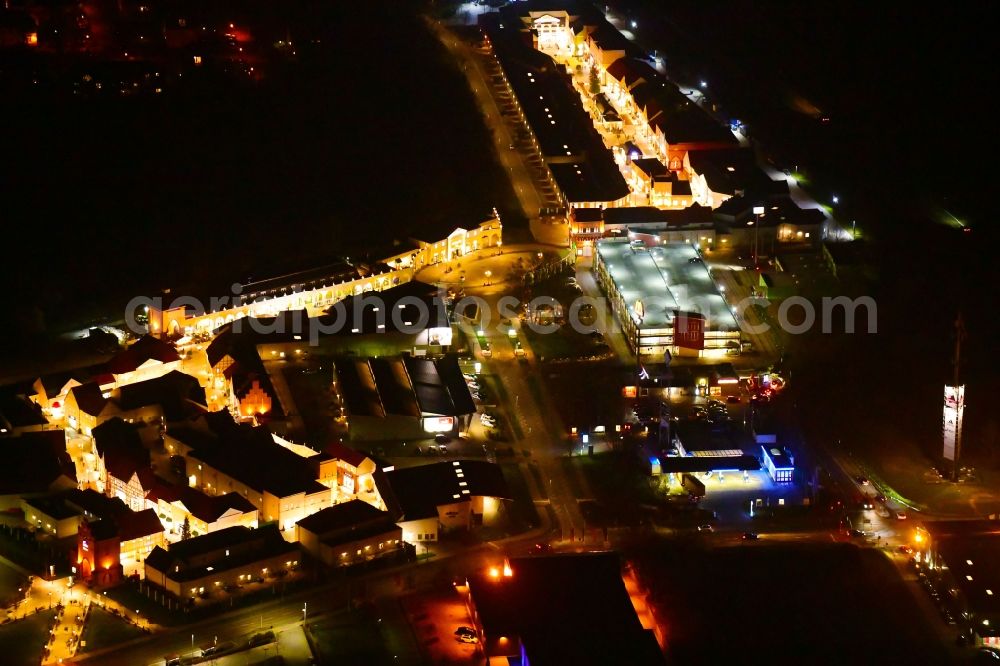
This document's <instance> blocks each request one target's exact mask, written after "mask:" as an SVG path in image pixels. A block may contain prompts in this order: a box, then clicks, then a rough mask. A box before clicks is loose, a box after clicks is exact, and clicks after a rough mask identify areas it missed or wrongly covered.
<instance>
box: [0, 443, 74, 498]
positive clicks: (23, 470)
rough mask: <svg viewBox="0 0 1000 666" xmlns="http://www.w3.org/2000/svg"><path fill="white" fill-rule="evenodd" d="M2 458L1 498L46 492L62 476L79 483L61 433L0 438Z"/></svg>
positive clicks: (0, 473)
mask: <svg viewBox="0 0 1000 666" xmlns="http://www.w3.org/2000/svg"><path fill="white" fill-rule="evenodd" d="M0 459H2V460H3V464H2V465H0V495H14V494H32V493H44V492H47V491H48V490H49V489H50V487H51V486H52V484H53V483H55V482H56V481H57V480H58V479H59V477H61V476H63V477H66V478H67V479H69V480H71V481H73V482H74V483H75V482H76V467H75V465H74V464H73V461H72V460H71V459H70V457H69V454H68V453H67V452H66V434H65V433H64V432H63V431H62V430H41V431H34V432H25V433H22V434H20V435H18V436H17V437H5V438H0Z"/></svg>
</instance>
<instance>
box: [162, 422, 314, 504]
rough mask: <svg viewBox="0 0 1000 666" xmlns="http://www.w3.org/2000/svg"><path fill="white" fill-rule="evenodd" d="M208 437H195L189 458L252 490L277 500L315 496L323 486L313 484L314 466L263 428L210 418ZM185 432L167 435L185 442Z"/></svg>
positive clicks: (174, 432) (172, 432) (173, 432)
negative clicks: (309, 494) (298, 494)
mask: <svg viewBox="0 0 1000 666" xmlns="http://www.w3.org/2000/svg"><path fill="white" fill-rule="evenodd" d="M210 423H211V427H212V434H211V436H209V437H205V436H204V435H199V436H198V437H197V438H195V440H194V441H195V442H196V443H194V444H192V445H193V446H196V448H194V449H193V450H192V451H191V453H190V454H189V455H190V457H192V458H194V459H196V460H200V461H203V462H205V463H207V464H208V465H211V466H212V467H214V468H215V469H217V470H219V471H220V472H222V473H224V474H227V475H229V476H231V477H233V478H234V479H239V481H240V482H241V483H244V484H246V485H248V486H250V487H251V488H254V489H255V490H258V491H260V492H263V491H265V490H266V491H268V492H270V493H272V494H274V495H276V496H278V497H285V496H287V495H293V494H295V493H298V492H306V493H315V492H320V491H322V490H323V489H324V488H325V486H323V485H322V484H320V483H319V482H318V481H316V472H315V469H314V463H313V462H311V459H307V458H303V457H302V456H299V455H296V454H295V453H293V452H291V451H289V450H288V449H286V448H285V447H283V446H281V445H279V444H277V443H275V441H274V437H273V436H272V435H271V433H270V432H269V431H268V430H267V429H266V428H264V427H251V426H249V425H246V424H236V423H234V422H233V420H232V417H231V416H228V415H226V416H225V417H224V418H212V419H211V421H210ZM190 432H196V431H190ZM187 434H188V433H187V432H185V431H181V432H176V431H171V435H172V436H175V437H177V438H178V439H180V441H184V442H185V443H189V441H188V440H187V439H186V435H187Z"/></svg>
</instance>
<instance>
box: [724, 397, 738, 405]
mask: <svg viewBox="0 0 1000 666" xmlns="http://www.w3.org/2000/svg"><path fill="white" fill-rule="evenodd" d="M739 401H740V396H738V395H731V396H729V397H728V398H726V402H728V403H730V404H736V403H738V402H739Z"/></svg>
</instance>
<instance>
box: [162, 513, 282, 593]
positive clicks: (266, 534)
mask: <svg viewBox="0 0 1000 666" xmlns="http://www.w3.org/2000/svg"><path fill="white" fill-rule="evenodd" d="M227 550H230V551H231V552H230V553H229V554H228V555H227V554H224V553H226V552H227ZM298 552H299V546H298V544H295V543H289V542H287V541H285V539H284V538H282V536H281V532H280V531H279V530H278V526H277V525H273V524H272V525H264V526H263V527H260V528H258V529H250V528H249V527H242V526H238V527H228V528H226V529H223V530H219V531H217V532H209V533H208V534H205V535H203V536H197V537H193V538H191V539H186V540H184V541H178V542H176V543H173V544H171V545H170V549H169V550H167V551H162V550H161V551H160V552H156V549H154V553H155V554H154V553H150V558H151V559H150V558H147V559H146V564H147V565H149V566H150V567H153V568H155V569H156V570H157V571H161V572H163V573H164V575H166V576H167V577H168V578H170V579H171V580H175V581H185V580H194V579H197V578H201V577H202V576H204V575H206V574H208V573H209V572H212V571H214V572H215V573H219V572H222V571H228V570H232V569H235V568H237V567H245V566H247V565H249V564H252V563H254V562H259V561H261V560H263V559H265V558H270V557H273V556H276V555H279V554H288V555H292V554H293V553H298ZM213 555H214V557H213Z"/></svg>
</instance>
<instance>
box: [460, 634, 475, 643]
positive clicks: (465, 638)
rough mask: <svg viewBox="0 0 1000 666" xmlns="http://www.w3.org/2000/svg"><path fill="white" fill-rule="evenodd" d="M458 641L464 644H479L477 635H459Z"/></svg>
mask: <svg viewBox="0 0 1000 666" xmlns="http://www.w3.org/2000/svg"><path fill="white" fill-rule="evenodd" d="M458 640H459V641H460V642H462V643H478V642H479V638H477V637H476V635H475V634H459V635H458Z"/></svg>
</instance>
